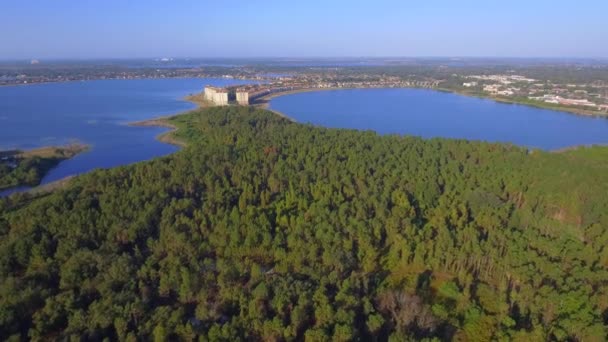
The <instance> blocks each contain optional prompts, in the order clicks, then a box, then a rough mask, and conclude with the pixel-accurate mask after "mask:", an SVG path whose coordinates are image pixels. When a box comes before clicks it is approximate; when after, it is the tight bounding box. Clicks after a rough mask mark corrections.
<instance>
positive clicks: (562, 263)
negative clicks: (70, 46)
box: [0, 107, 608, 341]
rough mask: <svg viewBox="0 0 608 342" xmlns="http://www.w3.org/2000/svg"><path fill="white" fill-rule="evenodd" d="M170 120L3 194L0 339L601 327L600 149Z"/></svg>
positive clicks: (360, 336) (607, 187) (546, 333)
mask: <svg viewBox="0 0 608 342" xmlns="http://www.w3.org/2000/svg"><path fill="white" fill-rule="evenodd" d="M171 120H172V123H174V124H175V125H177V126H178V127H179V128H180V129H179V130H178V131H177V132H176V135H177V138H179V139H181V140H183V141H186V142H188V147H186V148H184V149H183V150H182V151H180V152H178V153H176V154H174V155H171V156H168V157H164V158H159V159H155V160H152V161H149V162H143V163H138V164H135V165H132V166H128V167H119V168H115V169H110V170H99V171H95V172H92V173H89V174H87V175H84V176H80V177H77V178H76V179H74V180H73V181H72V182H71V184H70V185H69V187H67V188H65V189H63V190H59V191H56V192H54V193H52V194H49V195H45V196H43V197H39V198H28V197H27V195H16V196H13V197H11V198H9V199H4V200H2V201H1V202H0V339H13V340H19V339H26V338H29V339H35V340H46V339H51V340H55V339H60V340H61V339H75V340H79V339H82V340H102V339H104V338H109V339H110V340H131V341H135V340H137V339H142V340H146V339H154V340H157V341H162V340H187V341H190V340H195V339H199V340H202V341H236V340H260V341H291V340H306V341H330V340H331V341H349V340H360V341H363V340H372V341H373V340H377V341H386V340H390V341H403V340H421V339H426V340H468V341H487V340H519V341H545V340H580V341H583V340H584V341H596V340H597V341H601V340H604V339H605V338H606V336H607V333H608V326H607V324H608V268H607V266H608V248H607V247H606V246H607V243H608V230H607V229H606V228H607V227H608V196H607V194H608V148H599V147H595V148H586V149H579V150H573V151H567V152H563V153H547V152H541V151H528V150H526V149H522V148H519V147H515V146H509V145H503V144H490V143H480V142H468V141H464V140H447V139H432V140H423V139H420V138H416V137H401V136H379V135H377V134H375V133H373V132H361V131H351V130H337V129H324V128H318V127H312V126H309V125H302V124H297V123H292V122H290V121H288V120H286V119H283V118H280V117H278V116H277V115H275V114H273V113H271V112H268V111H264V110H256V109H253V108H246V107H225V108H210V109H206V110H204V111H201V112H195V113H191V114H186V115H182V116H178V117H175V118H173V119H171Z"/></svg>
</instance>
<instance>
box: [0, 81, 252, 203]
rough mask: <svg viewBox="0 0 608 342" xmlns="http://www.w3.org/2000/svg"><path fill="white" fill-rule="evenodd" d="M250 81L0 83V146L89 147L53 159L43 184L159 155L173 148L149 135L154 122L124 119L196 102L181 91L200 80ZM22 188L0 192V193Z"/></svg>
mask: <svg viewBox="0 0 608 342" xmlns="http://www.w3.org/2000/svg"><path fill="white" fill-rule="evenodd" d="M242 83H251V82H250V81H242V80H231V79H200V78H185V79H143V80H104V81H86V82H66V83H49V84H37V85H28V86H11V87H0V150H5V149H14V148H18V149H31V148H35V147H41V146H48V145H63V144H66V143H69V142H70V141H79V142H82V143H85V144H88V145H91V149H90V150H89V151H88V152H86V153H82V154H80V155H78V156H76V157H74V158H72V159H70V160H66V161H64V162H62V163H60V164H59V166H58V167H56V168H55V169H53V170H51V172H49V173H48V174H47V176H46V177H45V178H44V179H43V182H42V183H43V184H46V183H49V182H53V181H56V180H59V179H62V178H64V177H66V176H70V175H75V174H81V173H84V172H87V171H90V170H92V169H95V168H109V167H115V166H119V165H125V164H130V163H134V162H138V161H142V160H147V159H151V158H154V157H158V156H163V155H166V154H169V153H172V152H174V151H176V150H177V147H175V146H172V145H168V144H164V143H161V142H159V141H157V140H155V139H154V138H155V137H156V136H157V135H159V134H161V133H162V132H165V131H166V130H167V129H166V128H160V127H131V126H127V123H128V122H133V121H139V120H145V119H149V118H154V117H157V116H162V115H168V114H176V113H179V112H183V111H186V110H189V109H194V108H195V107H196V106H195V105H194V104H192V103H190V102H187V101H184V100H183V98H184V96H187V95H189V94H193V93H198V92H200V91H202V88H203V87H204V86H205V85H206V84H212V85H216V86H225V85H230V84H242ZM15 190H22V189H12V190H7V191H4V192H0V196H3V195H7V194H8V193H10V192H14V191H15Z"/></svg>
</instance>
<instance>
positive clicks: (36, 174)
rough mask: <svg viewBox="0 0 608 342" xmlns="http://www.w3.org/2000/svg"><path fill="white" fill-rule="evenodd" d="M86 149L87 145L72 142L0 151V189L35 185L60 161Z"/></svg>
mask: <svg viewBox="0 0 608 342" xmlns="http://www.w3.org/2000/svg"><path fill="white" fill-rule="evenodd" d="M87 149H88V146H87V145H83V144H79V143H73V144H69V145H66V146H49V147H41V148H37V149H33V150H28V151H22V150H8V151H0V190H6V189H9V188H13V187H17V186H37V185H39V184H40V182H41V181H42V178H44V176H45V175H46V174H47V173H48V172H49V171H50V170H51V169H52V168H54V167H55V166H57V165H58V164H59V163H60V162H61V161H63V160H66V159H69V158H72V157H74V156H75V155H77V154H79V153H82V152H84V151H86V150H87Z"/></svg>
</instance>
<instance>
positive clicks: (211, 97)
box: [205, 86, 228, 106]
mask: <svg viewBox="0 0 608 342" xmlns="http://www.w3.org/2000/svg"><path fill="white" fill-rule="evenodd" d="M205 100H207V101H209V102H212V103H213V104H215V105H218V106H225V105H227V104H228V91H227V90H225V89H222V88H216V87H211V86H206V87H205Z"/></svg>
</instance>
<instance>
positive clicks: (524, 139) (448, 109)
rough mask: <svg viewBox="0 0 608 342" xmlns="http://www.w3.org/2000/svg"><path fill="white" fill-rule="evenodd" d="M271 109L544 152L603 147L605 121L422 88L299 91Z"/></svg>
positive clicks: (340, 123)
mask: <svg viewBox="0 0 608 342" xmlns="http://www.w3.org/2000/svg"><path fill="white" fill-rule="evenodd" d="M270 108H271V109H275V110H278V111H280V112H282V113H285V114H286V115H288V116H290V117H292V118H294V119H295V120H296V121H298V122H306V123H312V124H315V125H320V126H325V127H335V128H353V129H361V130H374V131H376V132H378V133H380V134H394V133H396V134H407V135H415V136H421V137H424V138H433V137H445V138H462V139H471V140H483V141H490V142H509V143H513V144H516V145H521V146H526V147H531V148H541V149H546V150H553V149H559V148H564V147H569V146H575V145H591V144H607V143H608V119H604V118H594V117H584V116H577V115H573V114H569V113H564V112H558V111H552V110H545V109H538V108H533V107H529V106H522V105H512V104H504V103H498V102H495V101H492V100H484V99H479V98H474V97H466V96H462V95H457V94H451V93H444V92H438V91H433V90H425V89H353V90H335V91H318V92H310V93H300V94H293V95H286V96H281V97H277V98H275V99H273V100H272V101H271V103H270Z"/></svg>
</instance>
